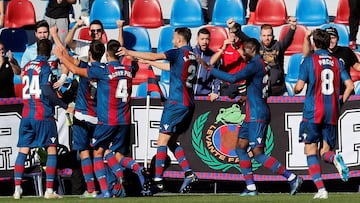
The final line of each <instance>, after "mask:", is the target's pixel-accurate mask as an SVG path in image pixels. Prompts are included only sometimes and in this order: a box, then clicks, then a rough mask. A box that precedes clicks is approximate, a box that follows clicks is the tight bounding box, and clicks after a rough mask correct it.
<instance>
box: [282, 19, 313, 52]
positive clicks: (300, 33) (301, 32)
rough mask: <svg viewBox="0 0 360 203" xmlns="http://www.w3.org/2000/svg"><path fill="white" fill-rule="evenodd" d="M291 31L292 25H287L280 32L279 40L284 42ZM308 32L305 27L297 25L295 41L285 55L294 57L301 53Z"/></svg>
mask: <svg viewBox="0 0 360 203" xmlns="http://www.w3.org/2000/svg"><path fill="white" fill-rule="evenodd" d="M289 29H290V25H285V26H283V27H282V28H281V30H280V35H279V40H280V41H281V40H283V39H284V38H285V36H286V34H287V33H288V31H289ZM306 31H307V27H306V26H304V25H297V26H296V30H295V34H294V38H293V41H292V42H291V44H290V46H289V47H288V48H287V49H286V51H285V55H292V54H295V53H301V52H302V51H303V46H304V38H305V34H306Z"/></svg>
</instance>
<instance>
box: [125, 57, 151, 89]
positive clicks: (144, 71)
mask: <svg viewBox="0 0 360 203" xmlns="http://www.w3.org/2000/svg"><path fill="white" fill-rule="evenodd" d="M121 63H122V64H124V65H131V60H130V59H129V58H127V57H124V58H123V60H122V61H121ZM138 64H139V70H138V71H137V72H136V75H135V78H133V80H132V83H133V85H139V84H140V83H143V82H148V78H149V77H153V78H155V73H154V71H153V70H152V67H151V66H150V65H149V64H144V63H140V62H138Z"/></svg>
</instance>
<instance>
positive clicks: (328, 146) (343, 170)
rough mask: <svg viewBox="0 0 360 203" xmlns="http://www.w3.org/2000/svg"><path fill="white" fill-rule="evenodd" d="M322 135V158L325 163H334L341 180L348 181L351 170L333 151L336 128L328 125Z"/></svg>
mask: <svg viewBox="0 0 360 203" xmlns="http://www.w3.org/2000/svg"><path fill="white" fill-rule="evenodd" d="M322 135H323V145H322V148H321V150H320V155H321V157H322V158H323V160H324V161H326V162H328V163H333V164H334V165H335V167H336V169H337V170H338V172H339V175H340V177H341V179H342V180H343V181H348V179H349V174H350V171H349V168H348V167H347V166H346V164H345V162H344V160H343V158H342V156H341V155H340V154H335V152H334V151H331V150H332V149H334V147H335V144H336V126H335V125H330V124H326V125H325V126H324V128H323V129H322Z"/></svg>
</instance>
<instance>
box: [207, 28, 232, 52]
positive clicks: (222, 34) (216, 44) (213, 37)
mask: <svg viewBox="0 0 360 203" xmlns="http://www.w3.org/2000/svg"><path fill="white" fill-rule="evenodd" d="M205 28H206V29H208V30H209V32H210V44H209V47H210V49H211V50H213V51H217V50H218V49H219V48H221V46H222V45H223V44H224V40H226V39H227V38H228V34H227V31H226V29H225V28H224V27H222V26H214V25H208V26H205Z"/></svg>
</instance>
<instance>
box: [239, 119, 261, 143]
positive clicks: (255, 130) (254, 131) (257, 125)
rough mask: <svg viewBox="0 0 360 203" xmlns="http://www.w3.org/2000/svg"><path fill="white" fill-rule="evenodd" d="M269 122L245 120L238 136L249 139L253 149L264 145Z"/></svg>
mask: <svg viewBox="0 0 360 203" xmlns="http://www.w3.org/2000/svg"><path fill="white" fill-rule="evenodd" d="M267 129H268V122H243V123H242V124H241V127H240V130H239V134H238V138H242V139H247V140H249V146H250V148H251V149H254V148H256V147H262V146H264V143H265V140H266V132H267Z"/></svg>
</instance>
